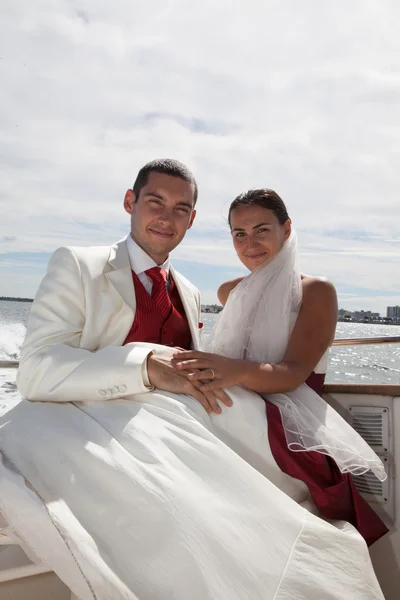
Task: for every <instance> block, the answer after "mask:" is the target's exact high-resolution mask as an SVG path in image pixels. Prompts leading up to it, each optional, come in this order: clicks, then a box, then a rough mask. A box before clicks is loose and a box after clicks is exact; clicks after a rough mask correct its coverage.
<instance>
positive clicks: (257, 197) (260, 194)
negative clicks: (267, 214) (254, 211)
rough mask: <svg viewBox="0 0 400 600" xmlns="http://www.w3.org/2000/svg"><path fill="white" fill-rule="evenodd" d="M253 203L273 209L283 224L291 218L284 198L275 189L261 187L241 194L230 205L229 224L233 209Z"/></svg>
mask: <svg viewBox="0 0 400 600" xmlns="http://www.w3.org/2000/svg"><path fill="white" fill-rule="evenodd" d="M252 204H257V205H258V206H262V207H263V208H267V209H268V210H272V211H273V212H274V213H275V214H276V216H277V218H278V221H279V223H280V224H281V225H283V224H284V223H285V221H287V220H288V219H289V215H288V212H287V209H286V206H285V203H284V201H283V200H282V198H281V197H280V196H278V194H277V193H276V192H274V190H270V189H268V188H260V189H255V190H247V192H243V193H242V194H239V196H237V197H236V198H235V199H234V201H233V202H232V204H231V205H230V207H229V214H228V222H229V225H230V224H231V214H232V211H233V210H235V208H239V206H250V205H252Z"/></svg>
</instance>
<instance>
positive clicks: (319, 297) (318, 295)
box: [301, 274, 337, 303]
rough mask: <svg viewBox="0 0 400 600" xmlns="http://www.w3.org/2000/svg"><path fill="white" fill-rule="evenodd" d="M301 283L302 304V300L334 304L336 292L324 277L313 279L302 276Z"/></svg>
mask: <svg viewBox="0 0 400 600" xmlns="http://www.w3.org/2000/svg"><path fill="white" fill-rule="evenodd" d="M301 282H302V286H303V303H304V300H306V299H307V300H308V301H311V299H312V300H313V301H314V302H320V301H323V300H324V301H328V302H330V303H332V302H336V301H337V298H336V290H335V286H334V285H333V283H332V282H331V281H329V280H328V279H326V278H325V277H313V276H311V275H305V274H302V276H301Z"/></svg>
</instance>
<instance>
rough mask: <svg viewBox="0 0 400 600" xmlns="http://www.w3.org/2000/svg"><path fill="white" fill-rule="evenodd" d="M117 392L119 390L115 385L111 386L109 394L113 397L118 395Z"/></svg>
mask: <svg viewBox="0 0 400 600" xmlns="http://www.w3.org/2000/svg"><path fill="white" fill-rule="evenodd" d="M118 392H119V388H118V386H117V385H113V387H112V388H111V393H112V395H113V396H114V394H118Z"/></svg>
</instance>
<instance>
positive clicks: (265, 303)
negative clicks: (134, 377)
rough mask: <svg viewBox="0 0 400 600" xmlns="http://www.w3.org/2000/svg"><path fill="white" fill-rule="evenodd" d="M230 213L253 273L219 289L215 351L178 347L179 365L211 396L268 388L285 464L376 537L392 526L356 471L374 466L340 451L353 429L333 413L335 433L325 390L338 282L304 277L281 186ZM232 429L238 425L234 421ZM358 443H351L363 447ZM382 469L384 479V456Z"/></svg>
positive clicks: (272, 437) (331, 512)
mask: <svg viewBox="0 0 400 600" xmlns="http://www.w3.org/2000/svg"><path fill="white" fill-rule="evenodd" d="M228 220H229V224H230V228H231V234H232V238H233V244H234V246H235V249H236V252H237V255H238V257H239V259H240V260H241V262H242V263H243V264H244V265H245V267H247V268H248V269H249V271H250V273H252V276H251V277H240V278H238V279H235V280H233V281H228V282H226V283H224V284H222V285H221V287H220V289H219V291H218V295H219V299H220V301H221V303H222V304H223V305H225V310H224V311H223V314H222V315H221V317H220V319H219V322H218V325H217V328H216V330H215V332H214V334H213V337H212V340H211V344H210V349H211V350H212V351H213V353H204V352H198V351H187V352H183V353H179V354H176V355H175V364H176V368H177V369H179V370H180V371H181V372H182V371H184V370H187V371H188V378H189V380H190V381H192V382H196V384H198V383H199V382H200V383H203V385H201V386H200V390H201V391H202V392H204V393H207V392H212V391H213V390H215V389H218V388H230V387H232V386H233V385H242V386H243V387H245V388H247V389H249V390H253V391H257V392H259V393H260V394H262V395H263V397H264V398H265V402H266V413H267V420H268V436H269V443H270V447H271V451H272V454H273V456H274V459H275V460H276V462H277V463H278V465H279V467H280V468H281V470H282V471H283V472H284V473H287V474H288V475H290V476H292V477H294V478H296V479H298V480H299V479H300V480H301V481H303V482H304V483H305V484H306V485H307V488H308V489H309V491H310V493H311V496H312V499H313V501H314V502H315V504H316V506H317V508H318V511H319V514H320V515H322V516H324V517H325V518H328V519H334V520H345V521H349V522H350V523H352V524H353V525H354V526H355V527H356V528H357V529H358V531H359V532H360V533H361V535H362V536H363V537H364V539H365V540H366V542H367V543H368V545H370V544H373V543H374V542H375V541H377V540H378V539H379V538H380V537H382V536H383V535H385V534H386V533H387V531H388V530H387V527H386V526H385V524H384V523H383V522H382V521H381V519H380V518H379V517H378V516H377V515H376V514H375V513H374V511H373V510H372V508H371V507H370V506H369V504H368V503H367V502H366V501H365V500H364V499H363V498H362V497H361V495H360V494H359V492H358V491H357V489H356V488H355V485H354V482H353V479H352V477H351V475H350V473H353V474H356V475H357V474H360V473H362V472H365V470H366V468H367V465H365V464H364V465H363V466H360V465H358V466H357V463H358V460H359V459H358V457H357V454H356V453H353V455H351V453H349V452H346V451H345V453H344V454H343V455H342V456H341V455H340V454H341V452H342V450H343V444H339V445H338V439H337V436H338V435H339V436H340V435H341V434H344V435H345V436H346V435H347V432H348V430H347V429H345V428H343V424H342V420H341V419H338V418H337V417H336V415H335V413H334V412H332V411H330V412H329V413H328V416H329V417H330V419H332V418H334V417H336V420H335V421H330V423H331V428H330V431H329V430H328V429H327V428H326V427H324V423H325V415H326V411H327V405H326V404H325V402H324V401H323V400H321V399H320V398H318V397H317V396H316V394H319V395H320V396H322V394H323V389H324V381H325V371H326V362H327V360H326V359H327V353H328V350H329V346H330V345H331V343H332V340H333V339H334V336H335V330H336V324H337V297H336V291H335V288H334V286H333V285H332V284H331V283H330V282H329V281H327V280H326V279H322V278H320V277H311V276H309V275H303V274H300V272H299V270H298V268H297V262H296V261H297V253H296V241H295V235H294V232H293V233H292V227H291V221H290V219H289V215H288V212H287V209H286V206H285V204H284V202H283V200H282V198H280V196H278V194H277V193H276V192H274V191H273V190H270V189H265V188H264V189H255V190H249V191H247V192H245V193H243V194H240V195H239V196H238V197H237V198H236V199H235V200H234V201H233V202H232V204H231V206H230V209H229V219H228ZM283 245H285V247H284V248H283V250H282V252H281V249H282V247H283ZM279 253H281V255H280V257H278V256H277V255H278V254H279ZM275 257H276V259H275ZM228 299H229V301H228ZM324 363H325V364H324ZM193 369H196V372H194V373H191V372H190V371H191V370H193ZM210 376H211V377H212V379H213V381H212V382H208V381H207V380H208V378H209V377H210ZM303 384H307V386H308V388H311V389H312V390H314V392H316V394H312V393H310V391H309V389H307V387H305V386H304V385H303ZM295 390H296V392H295V395H289V396H288V395H287V393H288V392H293V391H295ZM277 393H281V394H285V395H277ZM228 417H229V415H228ZM262 422H263V425H265V420H263V421H262ZM334 424H335V425H336V431H335V429H334V426H335V425H334ZM224 427H225V428H226V430H227V431H229V430H230V429H231V428H230V427H229V426H228V424H227V423H224ZM246 433H248V432H246ZM351 435H352V436H353V440H354V432H352V434H351ZM353 440H352V438H349V439H348V446H349V448H352V449H353V450H355V448H356V446H354V445H353V444H354V441H353ZM343 441H344V438H343ZM376 472H377V474H378V476H379V477H380V478H383V477H384V473H383V471H382V467H381V465H380V464H379V463H377V471H376Z"/></svg>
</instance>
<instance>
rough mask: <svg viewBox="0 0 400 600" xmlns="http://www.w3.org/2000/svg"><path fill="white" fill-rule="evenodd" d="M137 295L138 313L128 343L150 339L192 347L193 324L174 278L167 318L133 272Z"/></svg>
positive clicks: (127, 338)
mask: <svg viewBox="0 0 400 600" xmlns="http://www.w3.org/2000/svg"><path fill="white" fill-rule="evenodd" d="M132 277H133V284H134V286H135V294H136V314H135V319H134V321H133V324H132V327H131V330H130V332H129V333H128V335H127V337H126V340H125V342H124V344H129V343H130V342H148V343H150V344H163V345H164V346H171V347H174V348H184V349H185V350H188V349H189V348H190V345H191V339H192V337H191V334H190V328H189V323H188V321H187V318H186V314H185V310H184V308H183V304H182V300H181V298H180V296H179V292H178V289H177V287H176V285H175V282H174V281H173V280H171V286H170V289H169V295H170V298H171V302H172V307H171V312H170V314H169V315H168V317H167V318H166V319H163V317H162V316H161V315H160V313H159V311H158V310H157V307H156V306H155V303H154V300H153V299H152V297H151V296H150V295H149V294H148V292H147V291H146V289H145V288H144V286H143V284H142V282H141V281H140V279H139V277H138V276H137V275H136V274H135V273H134V272H133V271H132Z"/></svg>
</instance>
